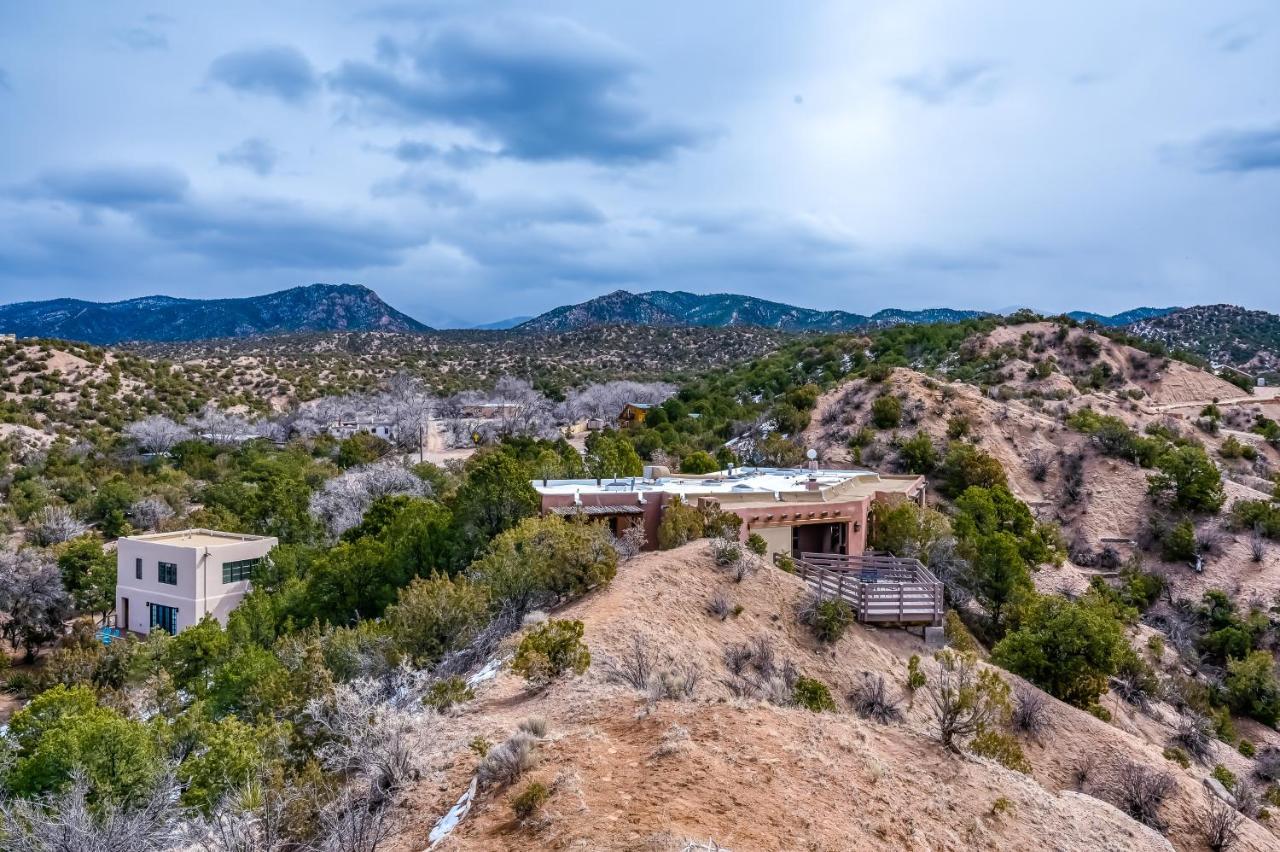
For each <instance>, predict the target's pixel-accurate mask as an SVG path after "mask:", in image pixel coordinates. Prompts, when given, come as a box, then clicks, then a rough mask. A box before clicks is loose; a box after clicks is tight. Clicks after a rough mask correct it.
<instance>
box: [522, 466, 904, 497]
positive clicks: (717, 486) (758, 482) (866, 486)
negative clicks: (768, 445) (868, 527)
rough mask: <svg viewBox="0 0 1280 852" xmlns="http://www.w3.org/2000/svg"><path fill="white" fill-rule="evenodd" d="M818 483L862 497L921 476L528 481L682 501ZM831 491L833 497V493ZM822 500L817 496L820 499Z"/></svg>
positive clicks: (788, 471)
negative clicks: (665, 496) (662, 495)
mask: <svg viewBox="0 0 1280 852" xmlns="http://www.w3.org/2000/svg"><path fill="white" fill-rule="evenodd" d="M811 479H812V480H814V481H816V483H817V486H818V488H817V491H818V492H825V493H826V495H827V496H836V495H838V496H841V497H843V496H846V495H847V496H851V497H852V496H860V495H862V494H873V493H875V492H877V491H903V492H906V491H909V490H911V489H912V488H914V487H915V484H916V483H917V482H918V481H919V479H920V477H917V476H909V477H899V476H894V477H887V478H886V477H883V476H881V475H880V474H879V473H876V472H875V471H874V470H863V469H852V470H817V471H810V470H808V469H806V468H777V467H773V468H769V467H749V468H736V469H734V471H733V472H732V473H730V472H729V471H727V470H721V471H717V472H715V473H708V474H702V475H680V474H671V475H667V476H660V477H657V478H655V479H644V478H643V477H639V476H637V477H619V478H615V479H601V480H599V481H597V480H595V479H549V480H546V481H545V483H544V481H543V480H541V479H535V480H533V482H532V485H533V488H534V490H535V491H537V492H538V493H539V494H542V495H547V496H549V495H556V494H567V495H572V494H646V493H650V494H651V493H656V492H662V493H665V494H673V495H679V496H681V497H702V496H717V495H719V496H735V497H742V498H747V499H750V498H751V497H752V496H755V497H757V498H768V499H773V498H774V495H791V496H792V497H793V499H794V497H795V496H797V495H812V496H816V495H815V492H814V489H811V488H810V487H809V482H810V480H811ZM833 492H834V494H833ZM820 499H821V498H820Z"/></svg>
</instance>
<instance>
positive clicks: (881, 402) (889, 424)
mask: <svg viewBox="0 0 1280 852" xmlns="http://www.w3.org/2000/svg"><path fill="white" fill-rule="evenodd" d="M901 422H902V402H901V400H899V399H898V398H897V397H896V396H893V395H892V394H885V395H883V396H879V397H876V401H875V402H873V403H871V423H872V424H873V425H874V426H875V427H876V428H877V429H895V428H897V426H898V424H899V423H901Z"/></svg>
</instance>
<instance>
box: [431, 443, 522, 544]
mask: <svg viewBox="0 0 1280 852" xmlns="http://www.w3.org/2000/svg"><path fill="white" fill-rule="evenodd" d="M465 474H466V476H465V479H464V480H463V482H462V484H461V485H460V486H459V487H458V491H457V493H456V494H455V495H454V498H453V506H452V509H453V527H454V531H455V534H456V536H457V549H456V551H455V555H454V560H455V563H456V564H459V565H465V564H466V563H468V562H470V561H471V560H472V559H474V558H475V556H476V555H477V554H478V553H480V551H481V550H483V549H484V547H485V546H486V545H487V544H488V543H489V541H490V540H491V539H492V538H493V537H494V536H496V535H498V534H499V533H501V532H505V531H506V530H509V529H511V528H512V527H514V526H515V525H516V524H518V523H520V521H521V520H523V519H524V518H527V517H530V516H531V515H536V514H537V513H538V510H539V508H540V507H541V501H540V500H539V499H538V493H537V492H536V491H534V490H533V485H532V484H530V476H529V472H528V470H526V469H525V468H524V466H523V465H521V464H520V463H519V462H517V461H516V460H515V459H513V458H511V457H510V456H508V455H506V454H505V453H501V452H496V451H493V450H490V451H484V452H479V453H476V454H475V455H474V456H472V457H471V458H470V459H468V460H467V465H466V468H465Z"/></svg>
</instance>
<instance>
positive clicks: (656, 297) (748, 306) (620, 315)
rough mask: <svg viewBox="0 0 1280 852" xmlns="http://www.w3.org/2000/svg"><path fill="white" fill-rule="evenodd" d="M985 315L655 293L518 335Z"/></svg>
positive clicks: (630, 296)
mask: <svg viewBox="0 0 1280 852" xmlns="http://www.w3.org/2000/svg"><path fill="white" fill-rule="evenodd" d="M977 316H982V312H981V311H964V310H952V309H951V308H929V309H926V310H920V311H901V310H893V309H889V310H883V311H879V312H878V313H875V314H871V315H870V316H865V315H863V314H851V313H846V312H845V311H817V310H812V309H809V308H797V307H795V306H794V305H785V304H782V303H781V302H770V301H768V300H765V299H757V298H755V297H753V296H739V295H735V294H732V293H713V294H709V295H700V294H697V293H685V292H681V291H674V292H668V291H665V290H653V291H651V292H648V293H631V292H628V291H627V290H616V291H614V292H612V293H609V294H607V295H604V296H599V297H597V298H595V299H590V300H589V301H586V302H582V303H581V304H577V305H564V306H562V307H559V308H555V309H554V310H550V311H547V312H546V313H545V314H542V315H540V316H537V317H534V318H533V319H531V320H529V321H528V322H525V323H522V324H520V325H518V326H516V328H517V329H518V330H520V331H535V332H564V331H576V330H578V329H582V328H589V327H591V326H598V325H660V326H661V325H666V326H689V325H692V326H716V327H723V326H735V325H752V326H762V327H765V328H776V329H779V330H781V331H797V332H800V331H851V330H854V329H866V328H882V327H885V326H890V325H898V324H901V323H938V322H957V321H959V320H964V319H970V318H972V317H977Z"/></svg>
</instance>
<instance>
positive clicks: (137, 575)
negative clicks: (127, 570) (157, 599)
mask: <svg viewBox="0 0 1280 852" xmlns="http://www.w3.org/2000/svg"><path fill="white" fill-rule="evenodd" d="M133 577H134V579H135V580H141V579H142V557H141V556H139V557H138V558H137V559H135V560H133Z"/></svg>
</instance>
